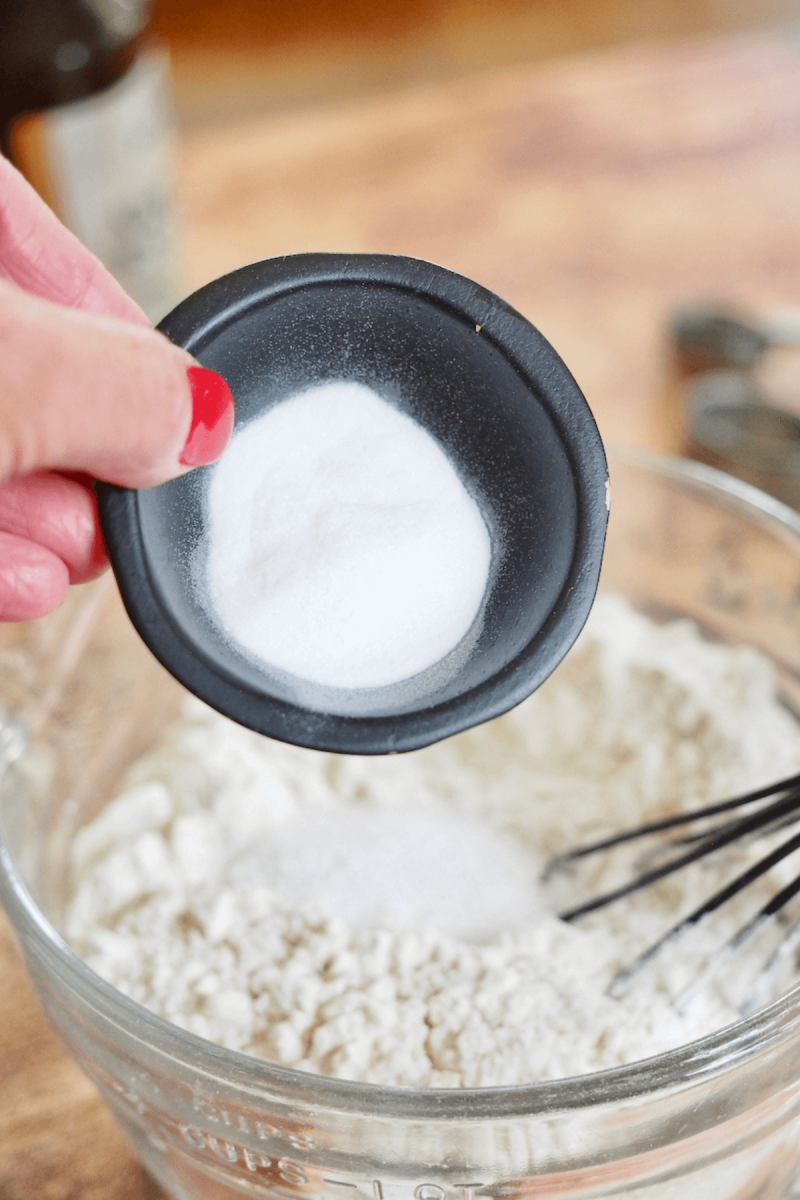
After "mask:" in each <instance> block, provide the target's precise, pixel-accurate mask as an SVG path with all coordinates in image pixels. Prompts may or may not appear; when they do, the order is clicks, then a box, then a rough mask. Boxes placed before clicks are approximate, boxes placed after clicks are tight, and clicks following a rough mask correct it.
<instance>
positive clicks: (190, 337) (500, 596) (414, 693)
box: [99, 254, 608, 754]
mask: <svg viewBox="0 0 800 1200" xmlns="http://www.w3.org/2000/svg"><path fill="white" fill-rule="evenodd" d="M159 328H160V329H161V330H162V331H163V332H164V333H165V334H166V335H167V336H168V337H170V338H171V339H172V341H174V342H176V343H177V344H178V345H180V346H183V347H184V348H185V349H187V350H188V351H190V352H191V353H192V354H193V355H194V356H195V357H196V358H197V359H198V361H199V362H200V363H201V364H202V365H203V366H206V367H210V368H212V369H213V370H215V371H218V372H219V373H220V374H221V375H223V376H224V377H225V379H226V380H227V381H228V384H229V385H230V387H231V390H232V392H233V395H234V398H235V401H236V423H235V426H234V437H235V436H236V431H237V430H238V429H241V428H242V427H244V426H245V425H246V424H247V423H248V422H250V421H252V420H253V419H254V418H256V417H258V416H260V415H261V414H262V413H264V412H265V411H266V410H267V409H269V408H271V407H272V406H273V405H276V404H280V403H281V402H282V401H283V400H286V399H288V398H289V397H290V396H292V395H295V394H297V393H298V392H300V391H303V390H306V389H307V388H309V387H312V386H315V385H319V384H323V383H326V382H333V381H340V380H348V381H352V382H357V383H361V384H364V385H366V386H368V387H369V388H371V389H372V390H373V391H374V392H376V393H377V394H378V395H379V396H380V397H381V398H382V399H384V400H386V401H387V402H388V403H390V404H392V405H394V406H395V407H396V408H397V409H399V410H400V411H401V412H403V413H406V414H407V415H408V416H410V417H412V418H413V419H414V420H415V421H417V422H418V423H419V424H420V425H421V426H423V427H424V428H425V429H426V430H427V431H428V432H429V433H430V434H431V435H432V436H433V437H434V438H435V439H436V440H437V442H438V443H439V445H440V446H441V447H442V449H443V450H444V452H445V454H446V455H447V456H448V458H449V459H450V461H451V462H452V464H453V466H454V467H455V469H456V471H457V473H458V475H459V477H460V478H461V480H462V482H463V483H464V485H465V486H466V488H467V490H468V491H469V492H470V494H471V495H472V497H473V498H474V499H475V501H476V502H477V504H478V506H479V508H480V510H481V513H482V515H483V518H484V520H485V522H486V526H487V529H488V531H489V534H490V538H491V543H492V557H491V566H490V571H489V579H488V583H487V589H486V594H485V596H484V601H483V604H482V606H481V609H480V612H479V614H478V616H477V618H476V622H475V624H474V626H473V628H472V629H471V630H469V631H468V633H467V634H466V635H465V638H464V639H463V640H462V643H460V644H459V646H457V647H456V648H455V649H454V650H453V651H451V653H450V654H449V655H447V656H446V657H445V658H444V659H443V660H442V661H441V662H440V663H437V664H435V666H434V667H431V668H429V669H428V670H426V671H423V672H420V673H419V674H418V675H416V676H413V677H411V678H410V679H407V680H403V681H401V682H400V683H398V684H394V685H391V686H388V687H381V688H354V689H345V688H333V687H328V686H323V685H318V684H315V683H312V682H309V681H308V680H305V679H300V678H298V677H297V676H294V675H291V674H290V673H288V672H286V671H283V670H279V669H277V668H275V667H273V666H271V665H270V664H269V663H265V662H262V661H259V660H255V659H254V658H253V657H252V656H250V655H248V654H247V653H246V652H244V651H243V650H242V649H241V648H240V647H237V646H236V644H235V643H234V642H233V641H232V640H231V639H230V637H228V636H226V635H225V631H224V630H222V629H221V628H220V626H219V623H218V620H217V619H216V618H215V615H214V613H213V610H212V609H211V607H210V605H209V602H208V599H207V596H206V593H205V588H204V583H203V580H204V571H205V563H206V560H207V555H208V538H207V529H206V494H207V490H208V484H209V480H210V478H211V473H212V472H213V470H214V465H213V464H212V465H211V466H209V467H201V468H198V469H197V470H194V471H192V472H191V473H190V474H188V475H185V476H183V477H181V478H180V479H175V480H172V481H170V482H168V483H165V484H161V485H160V486H158V487H153V488H147V489H143V490H139V491H136V490H132V489H127V488H120V487H115V486H112V485H110V484H103V485H101V486H100V488H99V501H100V515H101V521H102V527H103V533H104V536H105V539H106V543H107V546H108V550H109V555H110V557H111V563H112V566H113V569H114V572H115V575H116V577H117V582H118V584H119V588H120V592H121V593H122V598H123V601H124V603H125V606H126V609H127V611H128V614H129V616H130V618H131V620H132V622H133V624H134V626H135V627H136V629H137V630H138V632H139V634H140V635H141V637H142V638H143V640H144V641H145V642H146V644H147V645H148V646H149V648H150V650H151V651H152V652H153V654H155V656H156V658H158V659H159V661H160V662H161V663H162V664H163V665H164V666H165V667H166V668H167V670H169V671H170V672H171V673H172V675H174V676H175V678H176V679H178V680H180V681H181V683H183V684H184V685H185V686H186V687H187V688H188V689H189V690H190V691H192V692H194V693H195V695H197V696H199V697H200V698H201V699H203V700H205V701H206V702H207V703H208V704H210V705H211V706H212V707H213V708H215V709H217V710H218V711H219V712H222V713H224V714H225V715H227V716H229V717H232V718H233V719H234V720H235V721H238V722H239V723H240V724H242V725H246V726H248V727H249V728H251V729H254V730H257V731H258V732H260V733H263V734H267V735H268V736H270V737H274V738H278V739H280V740H282V741H287V742H293V743H295V744H297V745H300V746H307V747H312V748H315V749H319V750H330V751H339V752H342V753H351V754H386V753H390V752H393V751H405V750H413V749H417V748H419V747H421V746H425V745H428V744H429V743H431V742H435V741H438V740H440V739H441V738H444V737H448V736H450V735H451V734H454V733H457V732H459V731H460V730H462V729H465V728H468V727H469V726H471V725H475V724H478V723H480V722H481V721H485V720H488V719H489V718H491V717H495V716H498V715H499V714H500V713H502V712H505V711H507V710H508V709H509V708H512V707H513V706H514V705H516V704H518V703H519V702H520V701H521V700H523V699H525V697H526V696H528V695H529V694H530V693H531V692H532V691H534V690H535V689H536V688H537V687H538V686H539V685H540V684H541V683H542V682H543V680H544V679H546V678H547V676H548V675H549V674H550V673H551V672H552V671H553V669H554V668H555V667H556V666H557V665H558V663H559V662H560V661H561V659H562V658H563V656H564V654H565V653H566V652H567V650H568V649H569V647H570V646H571V645H572V643H573V642H574V640H575V638H576V637H577V635H578V633H579V632H580V630H581V628H582V626H583V624H584V621H585V620H586V617H587V616H588V613H589V610H590V608H591V605H592V601H593V599H594V595H595V591H596V588H597V580H598V576H599V574H600V565H601V561H602V554H603V544H604V539H605V530H606V523H607V518H608V487H607V481H608V473H607V468H606V460H605V454H604V451H603V446H602V442H601V440H600V435H599V433H598V431H597V426H596V425H595V422H594V419H593V417H592V414H591V412H590V410H589V407H588V405H587V403H586V401H585V399H584V397H583V395H582V394H581V391H580V389H579V388H578V385H577V384H576V382H575V380H574V379H573V378H572V376H571V375H570V373H569V371H568V370H567V368H566V367H565V365H564V363H563V362H562V361H561V359H560V358H559V357H558V355H557V354H556V352H555V351H554V350H553V348H552V346H550V344H549V343H548V342H547V341H546V340H545V339H544V338H543V337H542V335H541V334H540V333H539V332H538V331H537V330H536V329H535V328H534V327H533V326H532V325H531V324H530V323H529V322H528V321H527V320H526V319H525V318H524V317H522V316H521V315H520V314H519V313H517V312H515V311H514V309H513V308H511V307H510V306H509V305H507V304H505V303H504V302H503V301H502V300H500V299H499V298H498V297H497V296H495V295H494V294H493V293H491V292H489V291H487V290H486V289H485V288H482V287H480V286H479V285H478V284H476V283H473V282H472V281H470V280H468V279H465V278H464V277H462V276H459V275H456V274H454V273H453V272H451V271H448V270H445V269H444V268H442V267H439V266H435V265H433V264H431V263H427V262H423V261H420V260H417V259H411V258H404V257H399V256H398V257H394V256H389V255H370V254H365V255H362V254H299V255H292V256H287V257H283V258H275V259H268V260H265V261H263V262H257V263H253V264H251V265H250V266H246V267H242V268H241V269H240V270H237V271H234V272H232V273H231V274H230V275H226V276H224V277H223V278H221V279H218V280H216V281H215V282H214V283H210V284H208V285H207V286H206V287H204V288H201V289H200V290H199V291H198V292H195V293H194V295H192V296H190V297H189V298H188V299H186V300H184V301H183V303H181V304H179V305H178V307H177V308H176V309H175V310H174V311H173V312H172V313H170V314H169V316H167V317H166V318H165V319H164V320H163V321H162V323H161V325H160V327H159Z"/></svg>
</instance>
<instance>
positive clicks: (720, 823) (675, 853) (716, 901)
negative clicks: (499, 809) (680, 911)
mask: <svg viewBox="0 0 800 1200" xmlns="http://www.w3.org/2000/svg"><path fill="white" fill-rule="evenodd" d="M750 805H754V806H756V807H755V808H753V809H752V810H751V811H749V812H745V813H744V814H739V813H738V810H740V809H747V808H748V806H750ZM732 813H734V814H736V815H735V816H733V817H732V818H731V817H730V816H729V815H728V814H732ZM714 818H719V819H718V820H714ZM698 821H703V822H709V821H710V824H706V825H705V826H704V827H703V828H702V829H701V830H700V831H689V832H687V833H684V834H682V835H681V836H679V837H673V838H667V839H662V840H661V843H660V845H659V851H660V855H664V854H666V856H667V858H666V861H662V862H661V863H660V864H659V865H658V866H656V867H652V868H650V869H646V870H644V871H643V872H642V873H641V874H639V875H638V876H636V877H635V878H633V879H632V880H630V881H629V882H628V883H626V884H624V885H622V886H620V887H618V888H615V889H613V890H612V891H609V892H605V893H603V894H601V895H599V896H595V897H593V898H592V899H590V900H588V901H585V902H584V903H582V904H579V905H577V906H576V907H574V908H570V909H568V910H567V911H566V912H563V913H561V914H560V916H561V919H562V920H564V921H574V920H577V918H579V917H582V916H585V915H586V914H588V913H591V912H597V910H598V909H601V908H605V906H606V905H608V904H612V903H613V902H614V901H616V900H621V899H622V898H623V897H625V896H630V895H631V894H632V893H634V892H638V891H640V890H641V889H642V888H645V887H648V886H649V885H651V884H654V883H656V882H658V880H660V879H665V878H666V877H667V876H669V875H672V874H673V873H674V872H675V871H680V870H681V869H682V868H684V867H688V866H689V865H690V864H692V863H696V862H699V861H700V860H701V859H704V858H706V857H707V856H708V855H710V854H714V853H716V852H717V851H719V850H721V849H723V848H724V847H725V846H730V845H732V844H733V843H734V842H738V841H741V840H742V839H744V838H753V837H761V836H764V835H765V834H768V833H775V832H777V831H779V830H780V829H782V828H784V827H788V826H791V825H794V824H796V823H797V821H800V775H793V776H791V777H790V778H789V779H782V780H780V781H779V782H778V783H774V784H771V785H770V786H769V787H764V788H759V789H758V790H756V791H752V792H747V793H746V794H745V795H743V796H735V797H734V798H733V799H731V800H725V801H722V802H721V803H718V804H710V805H708V806H707V807H705V808H699V809H695V810H693V811H692V812H686V813H682V814H680V815H679V816H675V817H668V818H666V819H664V820H661V821H651V822H648V823H647V824H644V825H639V826H637V827H636V828H634V829H628V830H625V831H624V832H622V833H618V834H616V835H614V836H613V837H609V838H604V839H603V840H602V841H597V842H592V843H590V844H588V845H586V846H578V847H576V848H574V849H572V850H568V851H566V852H565V853H563V854H559V855H556V856H555V857H554V858H552V859H551V860H550V862H549V863H548V865H547V867H546V869H545V872H544V879H548V878H549V877H551V876H552V875H553V874H554V873H555V872H557V871H560V870H563V869H564V868H566V867H568V866H569V865H570V864H572V863H576V862H578V861H579V860H581V859H586V858H589V857H590V856H592V855H596V854H600V853H602V852H604V851H609V850H612V849H614V848H616V847H617V846H621V845H623V844H625V843H627V842H633V841H637V840H639V839H642V838H647V837H651V836H654V835H660V834H663V833H665V832H666V831H668V830H670V829H680V828H685V827H688V826H691V825H693V824H695V823H696V822H698ZM798 849H800V832H795V833H793V834H791V836H789V837H788V838H787V839H786V841H784V842H782V843H781V844H780V845H779V846H777V847H776V848H775V849H773V850H771V851H770V852H769V853H768V854H766V855H765V856H764V857H763V858H762V859H760V860H759V861H758V862H756V863H754V864H753V865H752V866H750V867H748V868H747V870H745V871H742V872H741V873H740V874H739V875H737V876H736V877H735V878H734V879H732V880H731V882H730V883H728V884H726V885H725V887H722V888H720V889H719V891H717V892H716V893H715V894H714V895H713V896H711V897H710V898H709V899H708V900H706V901H704V903H703V904H701V905H700V906H699V907H698V908H696V909H695V910H694V911H693V912H691V913H689V915H688V916H686V917H684V918H683V919H682V920H681V921H679V922H678V924H676V925H674V926H673V927H672V928H671V929H670V930H668V932H667V933H665V934H664V936H663V937H661V938H659V939H658V941H657V942H655V943H654V944H653V945H652V946H650V947H648V949H646V950H645V951H644V952H643V953H642V954H640V955H639V956H638V958H637V959H636V960H635V962H633V963H632V964H631V965H630V966H628V967H626V968H625V969H624V970H622V971H620V972H619V973H618V974H617V975H616V976H615V978H614V980H613V982H612V985H611V988H610V991H611V994H612V995H614V994H619V992H620V991H621V990H623V989H624V986H625V985H626V984H627V983H628V982H629V981H630V980H631V979H632V977H633V976H634V975H636V974H637V973H638V972H639V971H640V970H641V969H642V967H644V966H645V965H646V964H647V963H648V962H650V961H651V960H652V959H653V958H654V957H655V956H656V955H657V954H658V953H659V952H660V951H661V950H662V949H663V948H664V947H665V946H666V945H667V944H668V943H671V942H673V941H674V940H675V939H676V938H677V937H679V936H680V935H682V934H683V933H685V932H686V931H687V930H688V929H690V928H692V927H693V926H695V925H697V923H698V922H699V921H701V920H702V919H703V917H706V916H708V915H709V914H710V913H713V912H715V911H716V910H717V909H718V908H720V907H721V906H722V905H723V904H725V903H726V902H727V901H728V900H730V899H731V898H732V897H733V896H736V895H738V894H739V893H740V892H741V891H742V890H743V889H744V888H746V887H747V886H748V885H749V884H750V883H752V882H753V881H754V880H755V879H758V878H759V877H760V876H762V875H764V874H765V873H766V872H767V871H769V870H770V869H771V868H772V867H774V866H775V865H776V864H777V863H779V862H781V861H782V860H783V859H785V858H787V857H788V856H789V855H790V854H792V853H794V851H795V850H798ZM798 893H800V874H798V875H797V876H796V878H795V879H793V880H792V882H791V883H789V884H787V885H786V886H785V887H784V888H782V889H781V890H780V891H779V892H778V893H777V894H776V895H775V896H773V897H772V899H771V900H769V902H768V903H767V904H765V905H764V906H763V907H762V908H761V909H760V911H759V912H757V913H756V915H755V916H754V917H752V918H751V919H750V920H749V921H747V922H746V924H745V925H743V926H742V928H741V929H739V930H738V931H737V932H736V933H735V934H734V935H733V937H731V938H730V940H729V941H728V942H727V944H726V945H725V946H724V947H723V948H722V950H721V952H720V954H719V955H718V956H715V959H714V961H713V962H712V964H711V965H710V967H709V968H708V969H707V970H706V971H704V972H703V975H702V978H703V979H706V978H707V977H708V976H709V975H710V974H712V973H716V971H718V970H719V968H720V966H721V964H722V963H723V962H724V961H727V959H728V957H729V956H730V955H732V954H734V953H735V952H736V951H737V950H739V949H740V948H741V946H742V945H743V944H744V943H745V942H746V941H749V940H750V938H752V937H753V936H754V934H756V933H757V932H758V931H759V930H760V929H762V928H763V926H764V924H765V922H767V921H769V920H770V918H772V917H774V916H775V915H776V914H777V913H779V912H781V910H782V909H784V908H785V906H786V905H787V904H788V903H789V902H790V901H791V900H792V898H793V897H794V896H796V895H797V894H798ZM798 930H800V922H797V923H796V924H795V925H794V926H792V927H791V928H790V929H788V930H787V931H786V933H785V934H784V935H783V938H782V939H781V943H780V944H779V946H778V949H777V950H776V951H775V952H774V953H773V955H772V957H771V959H770V960H769V962H768V963H767V968H766V970H767V972H769V970H770V969H771V968H773V967H774V965H775V964H776V962H777V960H778V959H779V958H780V957H781V956H782V955H783V954H784V953H785V952H786V946H787V943H788V939H790V938H791V937H792V935H793V934H795V933H797V931H798ZM699 982H700V980H696V981H695V983H694V984H693V985H692V988H691V989H690V992H691V994H694V992H695V990H696V987H697V985H698V984H699ZM762 990H763V989H762ZM756 998H757V996H756V994H754V995H753V996H751V997H750V999H749V1001H748V1002H747V1003H746V1004H745V1005H744V1007H745V1008H746V1009H747V1010H749V1009H751V1008H752V1007H753V1005H754V1003H755V1002H756Z"/></svg>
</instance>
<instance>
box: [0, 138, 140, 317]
mask: <svg viewBox="0 0 800 1200" xmlns="http://www.w3.org/2000/svg"><path fill="white" fill-rule="evenodd" d="M0 278H3V279H7V280H9V281H10V282H11V283H16V284H17V285H18V286H19V287H21V288H23V289H24V291H26V292H31V293H33V294H34V295H36V296H41V297H42V298H43V299H45V300H52V301H54V302H55V303H56V304H63V305H65V306H66V307H67V308H79V309H83V310H84V312H91V313H103V314H105V315H106V316H110V317H120V318H121V319H122V320H124V321H132V322H134V323H135V324H137V325H149V324H150V322H149V321H148V319H147V317H146V316H145V315H144V313H143V312H142V310H141V309H140V308H139V305H138V304H137V303H136V302H135V301H134V300H132V299H131V298H130V296H129V295H128V294H127V292H125V291H124V289H123V288H122V287H120V285H119V284H118V283H117V281H116V279H114V277H113V276H112V275H110V274H109V272H108V271H107V270H106V269H105V267H104V266H103V264H102V263H101V262H100V260H99V259H98V258H95V256H94V255H93V254H92V253H91V251H89V250H87V249H86V247H85V246H84V245H83V244H82V243H81V242H79V241H78V239H77V238H76V237H75V235H74V234H73V233H70V231H69V230H68V229H67V228H65V226H64V225H62V224H61V222H60V221H59V220H58V218H57V217H56V215H55V214H54V213H53V212H52V211H51V210H50V209H49V208H48V207H47V205H46V204H45V202H44V200H42V199H41V197H40V196H39V195H38V194H37V193H36V192H35V191H34V189H33V188H32V187H31V185H30V184H29V183H28V181H27V180H26V179H25V178H24V176H23V175H21V174H20V172H19V171H17V169H16V168H15V167H13V166H12V165H11V163H10V162H9V161H8V159H7V158H4V157H3V155H2V154H0Z"/></svg>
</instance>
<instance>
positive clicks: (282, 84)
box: [152, 0, 800, 128]
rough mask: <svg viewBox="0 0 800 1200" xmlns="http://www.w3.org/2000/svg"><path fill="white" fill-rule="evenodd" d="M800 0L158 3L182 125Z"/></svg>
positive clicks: (768, 16) (752, 22) (686, 32)
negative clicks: (170, 56) (171, 58)
mask: <svg viewBox="0 0 800 1200" xmlns="http://www.w3.org/2000/svg"><path fill="white" fill-rule="evenodd" d="M795 22H796V23H797V25H796V28H797V31H798V32H800V0H398V2H397V3H392V2H391V0H301V2H299V3H289V4H278V3H277V2H276V0H155V3H154V6H153V18H152V23H153V29H154V30H155V31H157V32H158V33H160V34H162V35H163V36H165V37H166V38H168V39H169V43H170V47H171V50H172V57H173V64H174V78H175V91H176V99H177V106H178V112H179V115H180V119H181V124H182V125H183V127H184V128H192V127H196V126H198V125H202V124H204V123H211V122H221V121H225V120H229V119H231V118H234V119H235V118H237V117H241V116H244V115H250V114H256V113H261V112H265V111H274V110H275V109H287V108H292V107H298V106H309V105H314V104H325V103H330V102H332V101H341V100H346V99H350V98H352V97H355V96H368V95H378V94H385V93H387V92H391V91H398V90H400V89H402V88H404V87H408V86H410V85H414V84H420V83H431V82H438V81H443V80H449V79H455V78H463V77H465V76H474V75H478V74H480V73H486V72H491V71H496V70H499V69H502V68H504V67H510V66H520V65H523V64H528V63H538V62H541V61H542V60H544V59H547V58H553V57H556V56H561V55H569V54H574V53H584V52H586V51H591V50H599V49H602V48H608V47H613V46H619V45H630V44H634V43H636V42H649V43H651V44H652V43H657V42H670V41H676V40H678V39H681V38H687V37H694V36H697V35H713V34H721V33H732V32H739V31H743V30H753V29H767V28H775V27H781V26H783V27H784V29H785V31H786V33H787V34H789V35H791V33H792V32H794V30H793V23H795Z"/></svg>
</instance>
